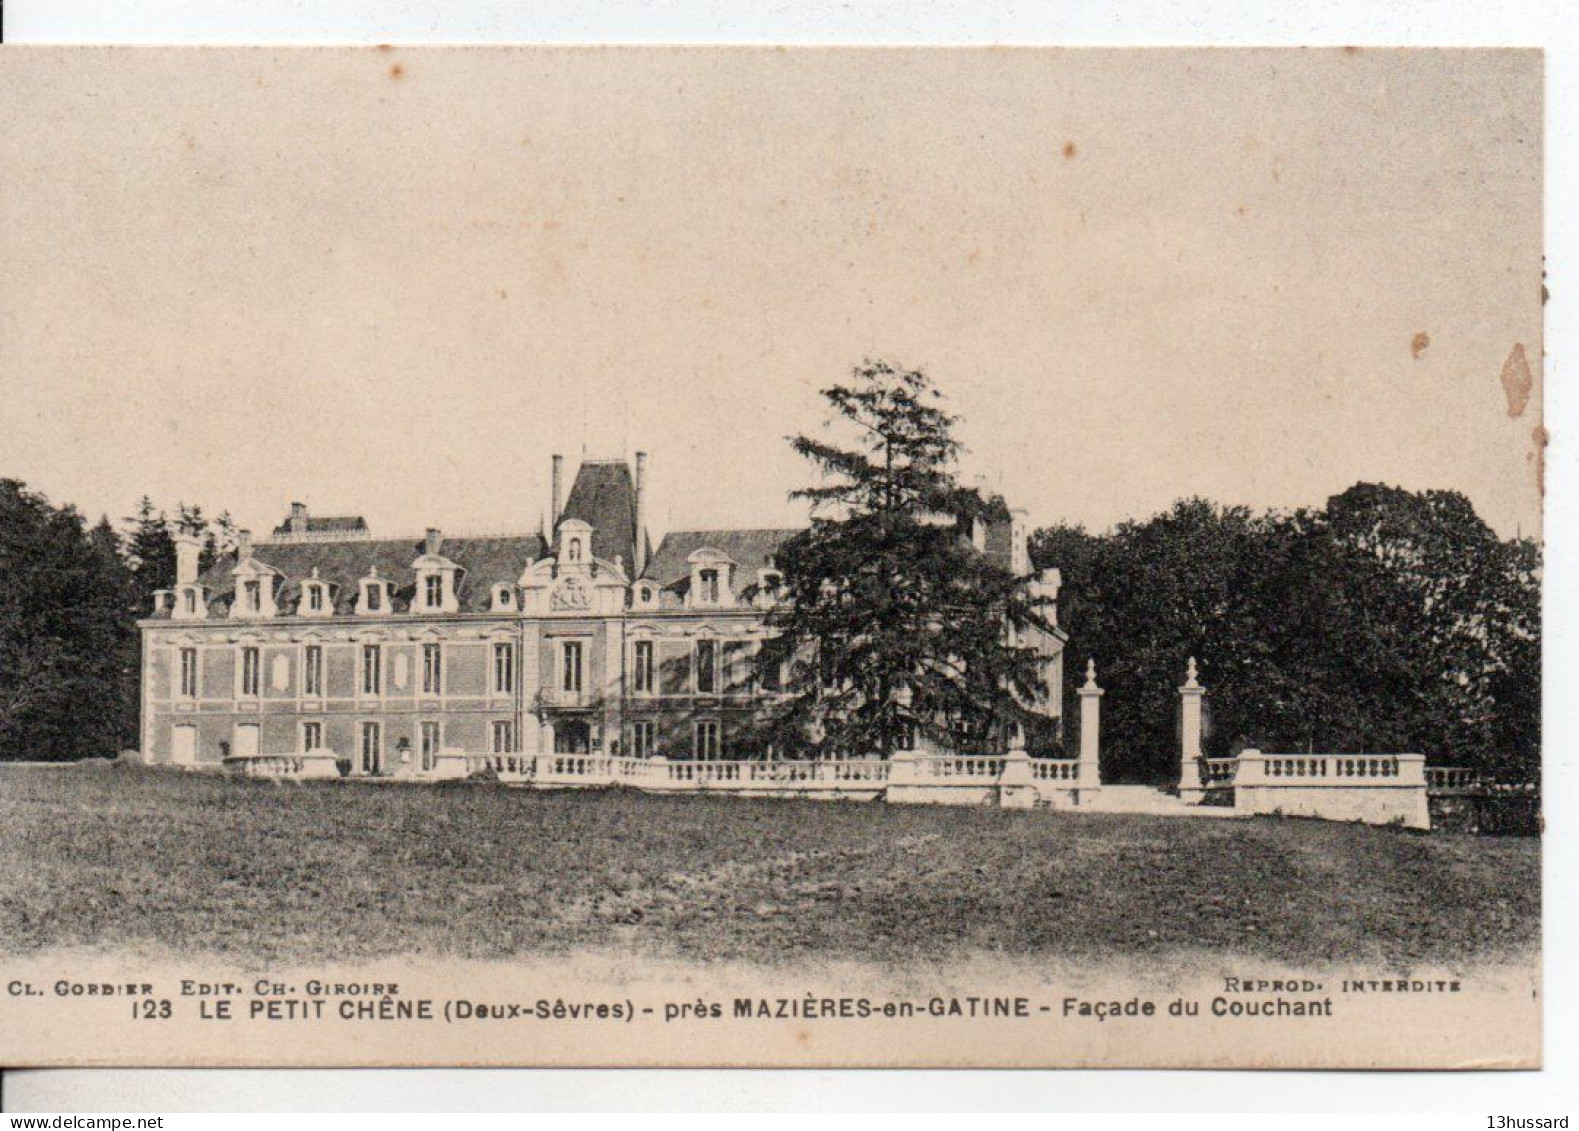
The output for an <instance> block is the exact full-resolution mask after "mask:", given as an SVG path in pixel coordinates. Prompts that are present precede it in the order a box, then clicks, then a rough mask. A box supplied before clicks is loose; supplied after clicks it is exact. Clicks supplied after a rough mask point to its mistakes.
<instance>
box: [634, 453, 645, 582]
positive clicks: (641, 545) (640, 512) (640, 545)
mask: <svg viewBox="0 0 1579 1131" xmlns="http://www.w3.org/2000/svg"><path fill="white" fill-rule="evenodd" d="M632 561H633V562H634V563H635V566H636V573H635V576H636V577H640V576H641V575H642V571H643V570H644V569H646V568H647V453H646V452H637V453H636V556H635V557H634V558H633V559H632Z"/></svg>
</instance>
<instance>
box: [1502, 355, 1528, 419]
mask: <svg viewBox="0 0 1579 1131" xmlns="http://www.w3.org/2000/svg"><path fill="white" fill-rule="evenodd" d="M1534 388H1535V378H1534V377H1533V376H1531V374H1530V359H1529V358H1528V357H1526V356H1525V353H1524V343H1523V342H1514V343H1513V351H1512V352H1511V353H1509V354H1508V360H1507V361H1504V362H1503V363H1502V391H1503V392H1504V393H1506V394H1507V395H1508V415H1509V416H1510V417H1514V418H1518V417H1520V416H1523V415H1524V410H1525V408H1527V407H1528V406H1529V403H1530V393H1531V392H1532V391H1533V390H1534Z"/></svg>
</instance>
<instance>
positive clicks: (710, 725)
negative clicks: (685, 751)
mask: <svg viewBox="0 0 1579 1131" xmlns="http://www.w3.org/2000/svg"><path fill="white" fill-rule="evenodd" d="M718 747H719V743H718V720H717V719H703V720H702V721H701V722H699V723H697V724H696V742H695V746H694V750H695V753H696V756H697V757H698V758H700V759H713V758H717V757H718Z"/></svg>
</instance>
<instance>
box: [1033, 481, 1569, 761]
mask: <svg viewBox="0 0 1579 1131" xmlns="http://www.w3.org/2000/svg"><path fill="white" fill-rule="evenodd" d="M1032 558H1033V560H1034V561H1035V562H1036V563H1037V564H1038V565H1039V566H1056V567H1057V568H1059V569H1060V570H1061V571H1062V574H1063V593H1062V597H1061V600H1060V602H1059V621H1060V624H1061V626H1062V627H1063V628H1064V629H1065V631H1067V632H1068V633H1069V637H1070V639H1069V645H1068V647H1069V656H1070V659H1071V661H1073V663H1072V665H1071V667H1072V668H1074V667H1078V668H1079V669H1081V670H1083V669H1084V667H1085V662H1086V659H1087V658H1088V657H1089V658H1091V659H1093V660H1095V661H1096V665H1097V671H1098V673H1099V683H1100V684H1101V685H1102V686H1103V687H1104V688H1106V690H1107V695H1106V696H1105V697H1104V698H1103V700H1102V748H1103V763H1104V772H1105V773H1106V774H1107V775H1109V776H1110V777H1112V778H1115V779H1118V780H1135V781H1145V780H1158V779H1162V778H1166V777H1167V775H1168V771H1169V768H1170V767H1171V766H1173V765H1175V764H1176V762H1175V760H1176V758H1177V754H1178V736H1177V729H1176V728H1177V720H1178V686H1179V685H1180V684H1181V683H1182V682H1183V680H1184V672H1185V665H1186V663H1187V661H1188V658H1189V657H1191V656H1194V657H1196V658H1197V659H1198V661H1199V664H1200V680H1201V682H1202V683H1203V684H1204V685H1205V686H1206V688H1207V697H1206V703H1207V707H1208V718H1209V725H1208V733H1207V736H1206V740H1205V745H1206V752H1207V754H1208V755H1217V756H1222V755H1227V754H1230V753H1234V752H1236V751H1237V749H1239V748H1243V747H1245V746H1255V747H1258V748H1260V749H1264V750H1268V751H1278V752H1297V751H1329V752H1351V751H1397V752H1418V753H1423V754H1426V755H1427V756H1428V758H1429V760H1430V761H1431V762H1432V763H1434V764H1452V765H1461V766H1468V767H1472V768H1476V769H1480V770H1483V771H1486V772H1489V773H1493V774H1495V775H1497V776H1499V777H1503V778H1508V779H1515V780H1520V781H1534V780H1537V777H1538V774H1539V765H1540V735H1541V706H1540V704H1541V619H1540V611H1541V610H1540V575H1541V558H1540V551H1539V548H1538V546H1537V544H1536V543H1535V541H1534V540H1532V539H1530V538H1512V539H1502V538H1499V537H1498V536H1497V535H1496V534H1495V533H1494V532H1493V531H1492V530H1491V528H1490V527H1489V526H1487V525H1486V523H1485V522H1484V521H1482V520H1481V519H1480V518H1479V516H1477V515H1476V514H1475V510H1474V507H1473V506H1472V505H1471V504H1470V502H1469V500H1468V499H1467V498H1465V497H1464V496H1463V495H1461V494H1459V493H1458V492H1456V491H1424V492H1412V491H1406V490H1403V489H1401V488H1397V487H1389V486H1385V485H1381V484H1374V483H1361V484H1357V485H1355V486H1354V487H1351V488H1349V489H1348V490H1347V491H1344V492H1343V493H1342V494H1340V495H1336V496H1334V497H1333V498H1331V499H1329V500H1327V503H1326V505H1325V506H1324V507H1321V508H1316V509H1302V510H1296V511H1293V512H1288V513H1283V512H1272V513H1254V512H1252V511H1250V510H1248V509H1246V508H1244V507H1226V506H1219V505H1216V504H1214V503H1211V502H1208V501H1206V500H1204V499H1190V500H1187V501H1182V502H1179V503H1176V504H1175V505H1174V506H1173V507H1172V508H1171V509H1170V510H1168V511H1167V512H1165V513H1163V514H1159V515H1157V516H1155V517H1153V518H1151V519H1148V520H1146V521H1142V522H1126V523H1122V524H1120V525H1118V526H1117V527H1115V528H1114V529H1113V530H1111V531H1109V532H1107V533H1104V534H1091V533H1088V532H1087V531H1086V530H1084V529H1082V528H1081V527H1079V526H1068V525H1061V526H1053V527H1049V528H1046V529H1044V530H1040V531H1038V532H1037V533H1036V535H1035V537H1034V539H1033V544H1032ZM1077 683H1078V680H1073V679H1072V680H1070V681H1069V686H1068V687H1067V688H1066V689H1065V695H1066V700H1065V703H1066V712H1065V717H1066V718H1068V719H1069V720H1070V727H1069V729H1070V732H1071V736H1072V735H1073V733H1074V731H1075V730H1077V729H1078V712H1077V711H1075V710H1073V706H1074V688H1075V685H1076V684H1077Z"/></svg>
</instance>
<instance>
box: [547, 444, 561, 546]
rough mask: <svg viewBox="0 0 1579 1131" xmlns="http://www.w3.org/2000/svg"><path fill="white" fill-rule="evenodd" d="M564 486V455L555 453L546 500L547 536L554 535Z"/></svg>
mask: <svg viewBox="0 0 1579 1131" xmlns="http://www.w3.org/2000/svg"><path fill="white" fill-rule="evenodd" d="M564 487H565V457H564V456H562V455H559V454H558V453H555V455H554V475H553V485H552V487H551V488H550V495H549V500H548V537H549V539H550V540H552V539H553V537H554V529H555V528H556V527H557V526H558V525H559V504H560V502H561V501H562V500H563V499H564V497H565V496H564Z"/></svg>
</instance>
